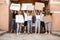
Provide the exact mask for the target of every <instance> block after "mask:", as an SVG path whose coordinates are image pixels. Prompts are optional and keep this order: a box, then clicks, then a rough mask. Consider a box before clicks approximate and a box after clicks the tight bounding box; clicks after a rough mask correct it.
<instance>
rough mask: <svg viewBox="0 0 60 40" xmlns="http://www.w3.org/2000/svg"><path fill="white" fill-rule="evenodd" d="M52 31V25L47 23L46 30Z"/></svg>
mask: <svg viewBox="0 0 60 40" xmlns="http://www.w3.org/2000/svg"><path fill="white" fill-rule="evenodd" d="M50 29H51V23H50V22H48V23H45V30H46V31H47V30H48V31H50Z"/></svg>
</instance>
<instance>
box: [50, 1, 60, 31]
mask: <svg viewBox="0 0 60 40" xmlns="http://www.w3.org/2000/svg"><path fill="white" fill-rule="evenodd" d="M54 1H59V0H54ZM50 11H52V13H53V15H52V18H53V20H52V28H51V29H52V32H53V31H59V32H60V13H54V11H55V12H56V11H59V12H60V4H50Z"/></svg>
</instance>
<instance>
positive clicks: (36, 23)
mask: <svg viewBox="0 0 60 40" xmlns="http://www.w3.org/2000/svg"><path fill="white" fill-rule="evenodd" d="M40 24H41V22H40V20H39V19H37V20H36V22H35V32H37V30H38V32H40V26H41V25H40Z"/></svg>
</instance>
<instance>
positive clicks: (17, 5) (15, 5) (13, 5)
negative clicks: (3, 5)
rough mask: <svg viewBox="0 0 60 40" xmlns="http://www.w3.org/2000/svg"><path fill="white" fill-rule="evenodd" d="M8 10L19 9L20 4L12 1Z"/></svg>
mask: <svg viewBox="0 0 60 40" xmlns="http://www.w3.org/2000/svg"><path fill="white" fill-rule="evenodd" d="M10 10H16V11H19V10H20V4H14V3H12V4H11V6H10Z"/></svg>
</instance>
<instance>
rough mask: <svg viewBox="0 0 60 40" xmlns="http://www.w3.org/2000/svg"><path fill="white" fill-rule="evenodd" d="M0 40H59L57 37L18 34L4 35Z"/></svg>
mask: <svg viewBox="0 0 60 40" xmlns="http://www.w3.org/2000/svg"><path fill="white" fill-rule="evenodd" d="M0 40H60V37H59V36H55V35H49V34H19V35H16V34H14V33H5V34H4V35H2V36H0Z"/></svg>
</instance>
